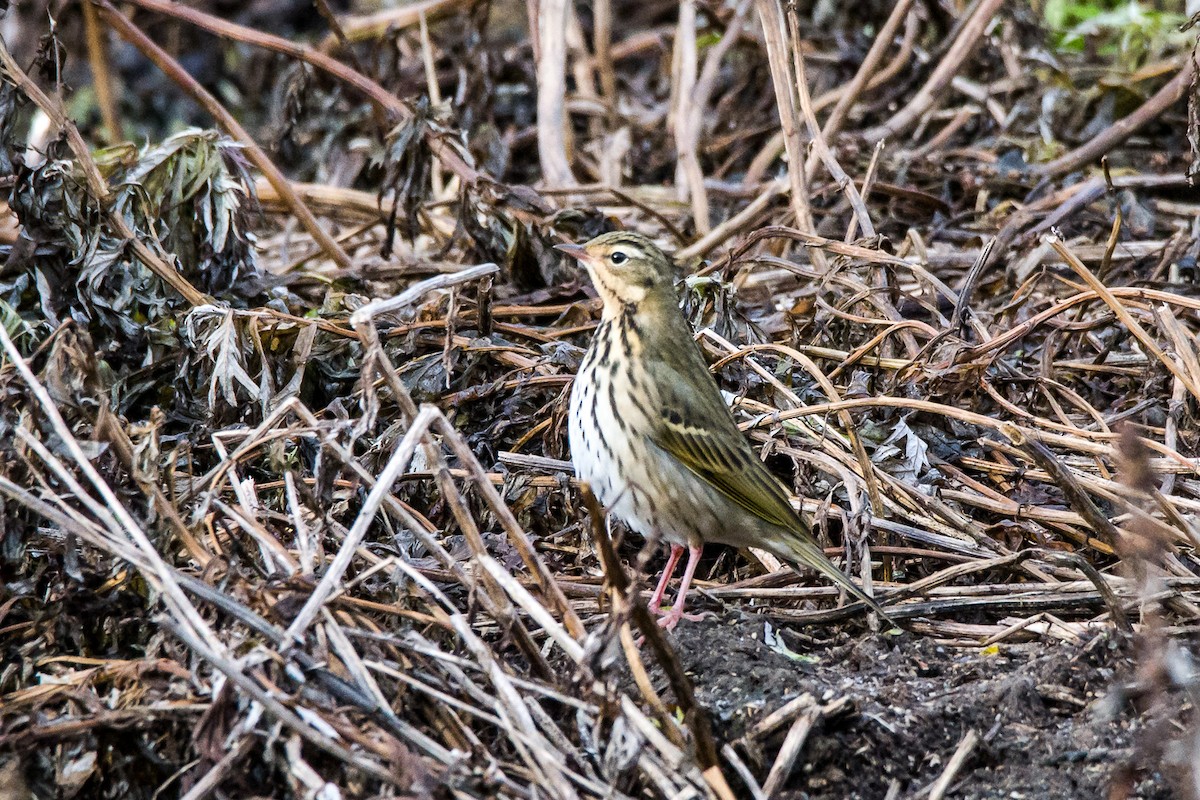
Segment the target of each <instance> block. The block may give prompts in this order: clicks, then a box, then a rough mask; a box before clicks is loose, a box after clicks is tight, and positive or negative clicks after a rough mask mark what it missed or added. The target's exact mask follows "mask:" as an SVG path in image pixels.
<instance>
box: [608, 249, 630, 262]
mask: <svg viewBox="0 0 1200 800" xmlns="http://www.w3.org/2000/svg"><path fill="white" fill-rule="evenodd" d="M608 260H609V261H611V262H612V263H614V264H624V263H625V262H626V261H628V260H629V256H627V255H625V254H624V253H622V252H621V251H620V250H618V251H617V252H615V253H613V254H612V255H611V256H609V257H608Z"/></svg>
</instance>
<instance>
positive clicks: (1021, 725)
mask: <svg viewBox="0 0 1200 800" xmlns="http://www.w3.org/2000/svg"><path fill="white" fill-rule="evenodd" d="M765 633H766V625H765V621H764V620H762V619H755V618H753V617H742V618H741V619H723V620H713V621H708V620H706V621H701V622H696V623H692V624H690V625H687V624H685V625H681V626H680V627H679V628H678V629H677V630H676V632H675V633H674V634H673V637H674V643H675V645H676V649H677V652H678V653H679V654H680V656H681V658H682V659H683V661H684V664H685V666H686V668H687V671H688V674H689V676H690V677H691V678H692V679H693V681H694V685H695V687H696V692H697V698H698V699H699V700H700V701H701V702H703V703H704V704H705V705H706V706H707V707H708V708H709V709H710V711H711V713H712V715H713V722H714V728H715V729H716V732H717V735H718V737H719V738H721V739H724V740H727V741H732V740H735V739H737V738H738V737H740V736H742V735H743V734H744V733H745V732H746V731H747V729H748V728H750V727H752V726H753V724H754V723H755V722H757V721H758V720H760V719H762V717H763V716H765V715H766V714H768V713H770V712H771V711H773V710H775V709H776V708H779V707H780V706H782V705H783V704H784V703H786V702H787V701H789V700H791V699H793V698H795V697H798V696H800V695H802V694H804V693H808V694H811V695H813V696H814V698H815V699H816V700H817V701H818V702H821V703H828V702H831V701H833V700H836V699H838V698H841V697H848V698H850V703H849V705H848V706H846V708H845V710H844V712H843V713H841V714H838V715H836V716H833V717H831V718H829V719H826V720H824V721H823V723H822V724H821V725H820V726H819V727H818V728H817V729H816V730H814V731H813V732H812V733H811V734H810V736H809V738H808V740H807V742H806V744H805V747H804V750H803V752H802V753H801V754H800V756H799V758H798V759H797V760H796V763H795V765H794V767H793V770H792V774H791V777H790V779H789V780H788V782H787V784H786V789H785V791H784V793H783V794H781V795H780V796H781V797H792V798H809V799H810V800H834V798H838V799H839V800H842V799H843V798H845V799H846V800H850V799H851V798H861V800H873V799H874V798H883V797H886V796H887V794H888V789H889V786H890V785H891V784H892V782H893V781H895V782H897V783H898V785H899V787H900V789H901V790H902V796H905V797H909V796H913V792H915V791H919V790H920V789H921V788H923V787H927V786H929V785H930V784H932V783H933V782H934V781H936V780H937V779H938V777H939V776H940V775H941V773H942V772H943V770H944V769H945V767H946V764H947V761H948V759H949V758H950V757H951V755H952V754H953V753H954V751H955V749H956V747H957V746H958V744H959V742H960V741H961V740H962V738H963V737H964V736H965V735H966V734H967V733H968V731H971V730H974V731H975V732H976V733H977V734H978V735H979V737H980V741H979V744H978V746H976V747H975V748H974V750H973V752H972V753H971V755H970V757H969V758H968V760H967V761H966V763H965V765H964V767H963V768H962V770H961V771H960V772H959V775H958V778H957V779H956V780H955V782H954V783H953V784H952V786H953V791H952V793H951V796H953V797H955V798H963V800H984V799H985V798H1025V797H1030V798H1034V797H1052V798H1095V797H1104V796H1105V795H1106V793H1107V792H1108V790H1109V787H1110V785H1112V784H1113V779H1114V777H1116V778H1117V779H1118V780H1117V783H1124V782H1125V781H1124V778H1125V775H1126V773H1127V772H1128V768H1127V764H1128V763H1129V762H1131V761H1132V760H1133V758H1134V755H1135V748H1136V744H1137V742H1136V740H1137V739H1138V735H1139V732H1140V731H1142V730H1143V728H1142V725H1141V723H1137V722H1134V721H1132V719H1131V715H1130V714H1128V713H1125V711H1126V710H1125V709H1123V708H1122V707H1121V705H1122V704H1121V703H1120V701H1119V700H1117V699H1116V696H1115V695H1113V693H1112V689H1111V687H1112V686H1113V685H1114V682H1115V681H1116V680H1117V679H1119V678H1120V677H1121V675H1122V674H1124V673H1125V672H1126V671H1127V670H1128V669H1129V666H1130V664H1129V661H1128V658H1127V657H1128V653H1127V650H1128V649H1129V648H1128V646H1127V645H1125V644H1124V643H1123V642H1121V641H1120V640H1119V639H1118V638H1115V637H1110V636H1107V635H1103V636H1098V637H1096V638H1094V639H1092V640H1091V641H1088V642H1086V643H1085V644H1083V645H1073V644H1066V643H1059V644H1047V643H1046V642H1039V643H1029V644H1017V645H1001V646H999V648H998V650H997V651H995V652H993V651H981V650H973V651H972V650H965V649H960V648H951V647H943V646H940V645H939V644H937V643H936V642H935V641H934V640H932V639H927V638H920V637H912V636H910V635H908V634H904V635H899V636H896V635H870V634H865V633H862V632H859V633H858V634H856V635H843V636H841V637H839V638H837V639H835V640H831V641H826V642H815V643H814V642H812V641H806V642H803V643H802V642H800V641H799V638H800V637H799V636H798V635H797V634H794V633H792V632H790V631H784V632H783V634H782V636H783V638H784V641H785V642H787V643H788V646H789V648H791V649H793V650H795V651H797V652H799V653H802V654H803V655H802V656H801V657H800V658H792V657H789V656H787V655H783V654H781V653H780V652H779V651H777V650H776V649H773V648H771V647H768V646H767V645H766V644H764V637H765ZM1114 712H1116V713H1114ZM786 732H787V726H785V727H784V728H783V729H781V730H779V731H776V732H775V733H774V734H773V735H772V736H770V737H768V738H767V739H766V740H765V741H764V742H762V743H761V744H762V747H761V749H760V750H758V751H757V753H758V755H759V756H760V757H762V758H765V759H767V761H766V763H765V765H762V769H763V771H764V772H765V771H766V769H767V768H769V767H770V764H771V760H772V759H774V757H775V755H776V752H777V751H778V749H779V745H780V743H781V741H782V739H783V736H784V735H785V734H786ZM753 754H754V751H753V750H752V751H751V755H753ZM755 766H758V765H755ZM1131 788H1133V790H1134V792H1133V794H1130V795H1127V796H1129V797H1138V798H1167V797H1171V796H1172V795H1171V793H1170V791H1169V790H1168V788H1167V784H1166V781H1165V779H1164V778H1163V777H1162V776H1161V775H1158V774H1149V775H1142V776H1135V784H1134V785H1133V786H1132V787H1131Z"/></svg>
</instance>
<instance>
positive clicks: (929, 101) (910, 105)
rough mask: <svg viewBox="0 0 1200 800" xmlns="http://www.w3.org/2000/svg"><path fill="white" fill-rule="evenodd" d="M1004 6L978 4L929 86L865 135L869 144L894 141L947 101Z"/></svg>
mask: <svg viewBox="0 0 1200 800" xmlns="http://www.w3.org/2000/svg"><path fill="white" fill-rule="evenodd" d="M1003 4H1004V0H978V4H977V5H976V6H975V10H974V12H973V13H972V14H971V16H970V17H969V18H968V19H967V21H966V22H965V23H964V24H963V26H962V28H961V29H960V30H959V32H958V38H957V39H955V40H954V44H952V45H951V46H950V49H949V50H947V51H946V55H945V56H943V57H942V60H941V62H939V63H938V65H937V68H936V69H934V71H933V73H932V74H931V75H930V76H929V79H928V80H927V81H925V85H924V86H922V87H921V89H920V90H919V91H918V92H917V93H916V94H915V95H914V96H913V97H912V99H911V100H909V101H907V102H906V103H904V105H903V106H902V107H901V108H900V110H899V111H898V112H896V114H895V115H893V116H892V118H891V119H889V120H888V121H887V122H885V123H883V124H882V125H877V126H876V127H874V128H870V129H868V130H866V131H864V132H863V133H862V134H860V136H861V137H862V138H863V139H864V140H865V141H867V142H870V143H871V144H874V143H875V142H878V141H880V140H882V139H890V138H892V137H894V136H896V135H897V134H899V133H901V132H902V131H906V130H908V129H909V128H911V127H912V126H913V125H914V124H916V122H917V120H919V119H920V118H921V117H922V116H924V114H925V112H927V111H929V109H931V108H932V107H933V106H934V104H935V103H937V102H938V101H940V100H942V99H943V98H944V97H945V89H946V87H947V86H949V85H950V81H951V80H953V79H954V75H955V74H956V73H957V72H958V69H959V67H961V66H962V64H963V62H964V61H966V60H967V58H968V57H970V55H971V53H972V52H974V50H975V44H976V42H978V41H979V37H980V36H982V35H983V32H984V31H985V30H986V29H987V26H988V24H989V23H990V22H991V21H992V17H994V16H995V15H996V12H997V11H999V10H1000V6H1001V5H1003Z"/></svg>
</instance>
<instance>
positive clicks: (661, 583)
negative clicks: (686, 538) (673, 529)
mask: <svg viewBox="0 0 1200 800" xmlns="http://www.w3.org/2000/svg"><path fill="white" fill-rule="evenodd" d="M681 555H683V545H681V544H673V545H671V554H670V555H669V556H667V565H666V566H665V567H663V573H662V577H661V578H659V579H658V586H656V587H655V588H654V594H652V595H650V613H651V614H657V613H659V609H660V608H661V607H662V601H663V595H664V594H666V593H667V584H668V583H670V581H671V576H672V575H674V574H675V565H676V564H678V563H679V557H680V556H681Z"/></svg>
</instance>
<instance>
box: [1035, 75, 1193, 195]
mask: <svg viewBox="0 0 1200 800" xmlns="http://www.w3.org/2000/svg"><path fill="white" fill-rule="evenodd" d="M1195 69H1196V66H1195V63H1194V62H1193V61H1192V59H1191V58H1187V59H1185V60H1184V63H1183V68H1182V69H1180V70H1179V72H1178V73H1177V74H1176V75H1175V77H1174V78H1172V79H1171V80H1170V81H1169V82H1168V83H1167V84H1166V85H1165V86H1163V87H1162V88H1161V89H1159V90H1158V91H1157V92H1155V93H1154V96H1153V97H1151V98H1150V99H1149V100H1147V101H1146V102H1145V103H1142V105H1140V106H1138V108H1137V110H1136V111H1134V112H1133V113H1132V114H1130V115H1129V116H1127V117H1122V118H1121V119H1119V120H1117V121H1116V122H1114V123H1113V124H1112V125H1110V126H1109V127H1107V128H1105V129H1104V130H1103V131H1102V132H1101V133H1100V134H1099V135H1097V136H1094V137H1092V138H1091V139H1089V140H1088V141H1087V143H1086V144H1082V145H1080V146H1079V147H1077V148H1075V149H1074V150H1072V151H1071V152H1069V153H1065V154H1063V155H1061V156H1059V157H1058V158H1056V159H1054V160H1053V161H1050V162H1048V163H1046V164H1042V165H1041V166H1040V167H1038V172H1040V173H1041V174H1042V175H1044V176H1046V177H1048V178H1054V177H1057V176H1059V175H1064V174H1066V173H1068V172H1073V171H1075V170H1077V169H1079V168H1080V167H1082V166H1083V165H1085V164H1089V163H1091V162H1093V161H1095V160H1097V159H1098V158H1100V156H1102V155H1104V154H1105V153H1107V152H1109V151H1110V150H1112V149H1113V148H1115V147H1117V146H1118V145H1119V144H1121V143H1122V142H1124V141H1125V140H1126V139H1128V138H1129V137H1130V136H1132V135H1133V134H1134V132H1136V131H1137V130H1138V128H1141V127H1142V126H1143V125H1145V124H1146V123H1148V122H1151V121H1152V120H1155V119H1158V117H1159V116H1160V115H1161V114H1162V113H1163V112H1164V111H1166V110H1167V109H1168V108H1170V107H1171V106H1173V105H1175V103H1177V102H1178V101H1179V99H1180V98H1181V97H1183V95H1184V93H1185V92H1186V91H1187V90H1188V87H1189V86H1191V85H1192V76H1193V75H1194V74H1195Z"/></svg>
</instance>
